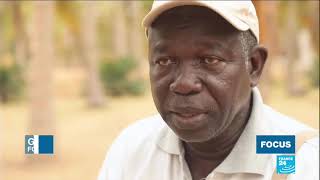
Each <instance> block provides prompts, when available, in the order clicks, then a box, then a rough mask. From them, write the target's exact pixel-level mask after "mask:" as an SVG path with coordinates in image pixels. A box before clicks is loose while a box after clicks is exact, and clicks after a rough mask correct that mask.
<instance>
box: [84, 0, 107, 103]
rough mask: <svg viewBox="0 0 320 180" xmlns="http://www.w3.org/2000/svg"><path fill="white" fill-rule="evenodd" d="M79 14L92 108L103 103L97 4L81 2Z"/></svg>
mask: <svg viewBox="0 0 320 180" xmlns="http://www.w3.org/2000/svg"><path fill="white" fill-rule="evenodd" d="M82 3H83V4H82V5H83V6H82V13H81V25H80V26H81V28H80V29H81V33H80V34H81V36H82V38H81V40H82V43H81V45H82V48H81V49H82V55H83V58H84V61H85V63H86V67H87V72H88V81H87V82H88V83H87V84H88V86H87V90H88V98H89V99H88V100H89V105H90V106H92V107H97V106H101V105H103V103H104V95H103V92H102V84H101V81H100V77H99V67H98V62H99V61H98V60H99V53H98V49H97V29H96V26H97V15H98V14H97V12H98V10H97V9H96V8H97V7H98V6H97V4H96V3H97V2H90V1H83V2H82Z"/></svg>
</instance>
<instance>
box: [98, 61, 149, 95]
mask: <svg viewBox="0 0 320 180" xmlns="http://www.w3.org/2000/svg"><path fill="white" fill-rule="evenodd" d="M136 67H137V64H136V63H135V60H134V59H132V58H128V57H127V58H121V59H117V60H114V61H112V62H108V63H103V64H102V65H101V71H100V73H101V79H102V82H103V86H104V88H105V90H106V92H107V93H110V94H111V95H114V96H120V95H124V94H131V95H141V94H142V93H143V92H144V90H145V89H144V83H143V81H142V80H141V79H130V77H129V75H130V73H131V72H132V71H133V70H134V69H135V68H136Z"/></svg>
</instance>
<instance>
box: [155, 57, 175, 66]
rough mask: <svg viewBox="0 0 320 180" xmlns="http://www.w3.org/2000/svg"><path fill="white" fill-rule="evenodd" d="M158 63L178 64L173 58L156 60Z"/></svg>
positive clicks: (164, 64)
mask: <svg viewBox="0 0 320 180" xmlns="http://www.w3.org/2000/svg"><path fill="white" fill-rule="evenodd" d="M156 64H159V65H161V66H168V65H170V64H176V62H175V60H173V59H171V58H161V59H159V60H157V61H156Z"/></svg>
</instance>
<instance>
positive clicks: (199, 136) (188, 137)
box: [170, 126, 215, 143]
mask: <svg viewBox="0 0 320 180" xmlns="http://www.w3.org/2000/svg"><path fill="white" fill-rule="evenodd" d="M170 128H171V129H172V130H173V131H174V132H175V134H176V135H177V136H178V137H179V139H181V140H182V141H184V142H189V143H196V142H206V141H209V140H210V139H212V137H214V136H215V133H213V132H212V131H211V132H210V131H209V130H208V128H207V127H204V128H199V129H191V130H190V129H179V128H177V127H175V126H174V127H172V126H170Z"/></svg>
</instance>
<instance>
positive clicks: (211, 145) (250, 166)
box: [98, 1, 319, 180]
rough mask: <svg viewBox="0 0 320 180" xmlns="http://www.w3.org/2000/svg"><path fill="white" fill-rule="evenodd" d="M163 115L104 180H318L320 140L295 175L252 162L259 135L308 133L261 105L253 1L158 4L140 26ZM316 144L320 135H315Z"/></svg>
mask: <svg viewBox="0 0 320 180" xmlns="http://www.w3.org/2000/svg"><path fill="white" fill-rule="evenodd" d="M143 24H144V26H145V28H146V35H147V38H148V47H149V64H150V83H151V90H152V95H153V99H154V103H155V105H156V107H157V110H158V112H159V115H156V116H153V117H149V118H146V119H144V120H142V121H139V122H137V123H135V124H134V125H131V126H130V127H128V128H127V129H125V130H124V131H123V132H122V133H121V134H120V136H119V137H118V138H117V139H116V140H115V142H114V143H113V145H112V147H111V148H110V150H109V152H108V154H107V157H106V159H105V162H104V165H103V167H102V169H101V172H100V175H99V177H98V179H99V180H204V179H206V180H216V179H217V180H220V179H221V180H225V179H230V180H240V179H241V180H249V179H252V180H253V179H255V180H269V179H290V180H302V179H305V180H317V179H318V178H319V175H318V173H319V170H318V162H316V161H317V160H318V157H319V153H318V150H319V145H318V139H317V137H316V138H314V137H313V136H310V137H309V136H303V137H304V139H303V141H302V142H303V143H302V144H303V145H302V146H301V148H299V150H298V152H297V154H296V170H295V172H296V173H295V174H290V175H289V176H287V175H280V174H277V173H276V169H275V168H276V159H275V155H273V154H256V136H257V135H297V134H299V133H301V132H307V131H311V130H312V129H311V128H309V127H307V126H305V125H303V124H300V123H298V122H297V121H295V120H293V119H291V118H289V117H286V116H284V115H281V114H280V113H278V112H276V111H274V110H273V109H271V108H270V107H268V106H267V105H264V104H263V101H262V98H261V96H260V93H259V90H258V89H257V87H256V86H257V84H258V82H259V78H260V76H261V74H262V70H263V67H264V64H265V61H266V59H267V54H268V53H267V49H266V48H264V47H262V46H261V45H259V26H258V18H257V16H256V12H255V8H254V6H253V4H252V2H250V1H237V2H231V1H155V2H154V3H153V6H152V9H151V11H150V12H149V14H147V16H146V17H145V19H144V22H143ZM315 136H316V135H315Z"/></svg>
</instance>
